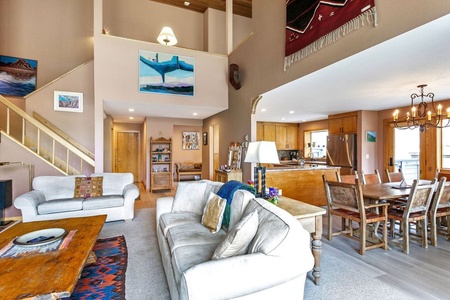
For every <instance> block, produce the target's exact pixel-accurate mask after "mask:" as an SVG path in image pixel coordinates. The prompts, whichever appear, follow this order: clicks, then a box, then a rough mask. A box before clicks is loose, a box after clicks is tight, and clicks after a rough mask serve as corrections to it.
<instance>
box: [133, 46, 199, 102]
mask: <svg viewBox="0 0 450 300" xmlns="http://www.w3.org/2000/svg"><path fill="white" fill-rule="evenodd" d="M194 78H195V77H194V59H193V58H190V57H185V56H177V55H171V54H164V53H157V52H152V51H144V50H140V51H139V91H140V92H144V93H162V94H173V95H184V96H193V95H194V82H195V81H194Z"/></svg>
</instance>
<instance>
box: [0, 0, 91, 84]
mask: <svg viewBox="0 0 450 300" xmlns="http://www.w3.org/2000/svg"><path fill="white" fill-rule="evenodd" d="M92 28H93V1H92V0H64V1H58V0H40V1H34V0H2V1H0V54H1V55H9V56H14V57H22V58H28V59H34V60H37V61H38V66H37V87H38V88H39V87H41V86H43V85H45V84H47V83H49V82H50V81H52V80H54V79H55V78H57V77H59V76H61V75H62V74H64V73H66V72H68V71H70V70H72V69H73V68H75V67H77V66H79V65H81V64H82V63H84V62H86V61H88V60H89V59H91V58H92V57H93V49H94V48H93V38H92Z"/></svg>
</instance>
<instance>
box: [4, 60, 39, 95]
mask: <svg viewBox="0 0 450 300" xmlns="http://www.w3.org/2000/svg"><path fill="white" fill-rule="evenodd" d="M36 77H37V60H34V59H27V58H20V57H14V56H7V55H0V94H2V95H9V96H19V97H24V96H26V95H28V94H29V93H31V92H33V91H35V90H36Z"/></svg>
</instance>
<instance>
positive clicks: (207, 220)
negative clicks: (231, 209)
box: [202, 192, 227, 233]
mask: <svg viewBox="0 0 450 300" xmlns="http://www.w3.org/2000/svg"><path fill="white" fill-rule="evenodd" d="M226 204H227V202H226V200H225V199H223V198H220V197H219V196H218V195H216V194H214V193H213V192H211V193H210V194H209V198H208V202H206V205H205V208H204V210H203V215H202V224H203V225H204V226H205V227H206V228H208V229H209V230H211V232H212V233H216V232H217V231H219V229H220V227H221V226H222V220H223V212H224V211H225V206H226Z"/></svg>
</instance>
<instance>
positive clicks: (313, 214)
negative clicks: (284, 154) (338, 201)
mask: <svg viewBox="0 0 450 300" xmlns="http://www.w3.org/2000/svg"><path fill="white" fill-rule="evenodd" d="M278 207H280V208H282V209H284V210H285V211H287V212H288V213H290V214H291V215H293V216H294V217H295V218H296V219H297V220H298V221H299V222H300V224H302V226H303V228H304V229H306V230H307V231H308V232H309V233H310V234H311V237H312V242H311V249H312V254H313V256H314V268H313V271H312V275H313V276H314V283H315V284H316V285H319V283H320V277H321V269H320V256H321V254H322V241H321V238H322V215H324V214H325V212H326V210H325V209H323V208H321V207H318V206H314V205H311V204H308V203H304V202H301V201H298V200H295V199H291V198H288V197H284V196H280V197H279V200H278Z"/></svg>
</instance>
